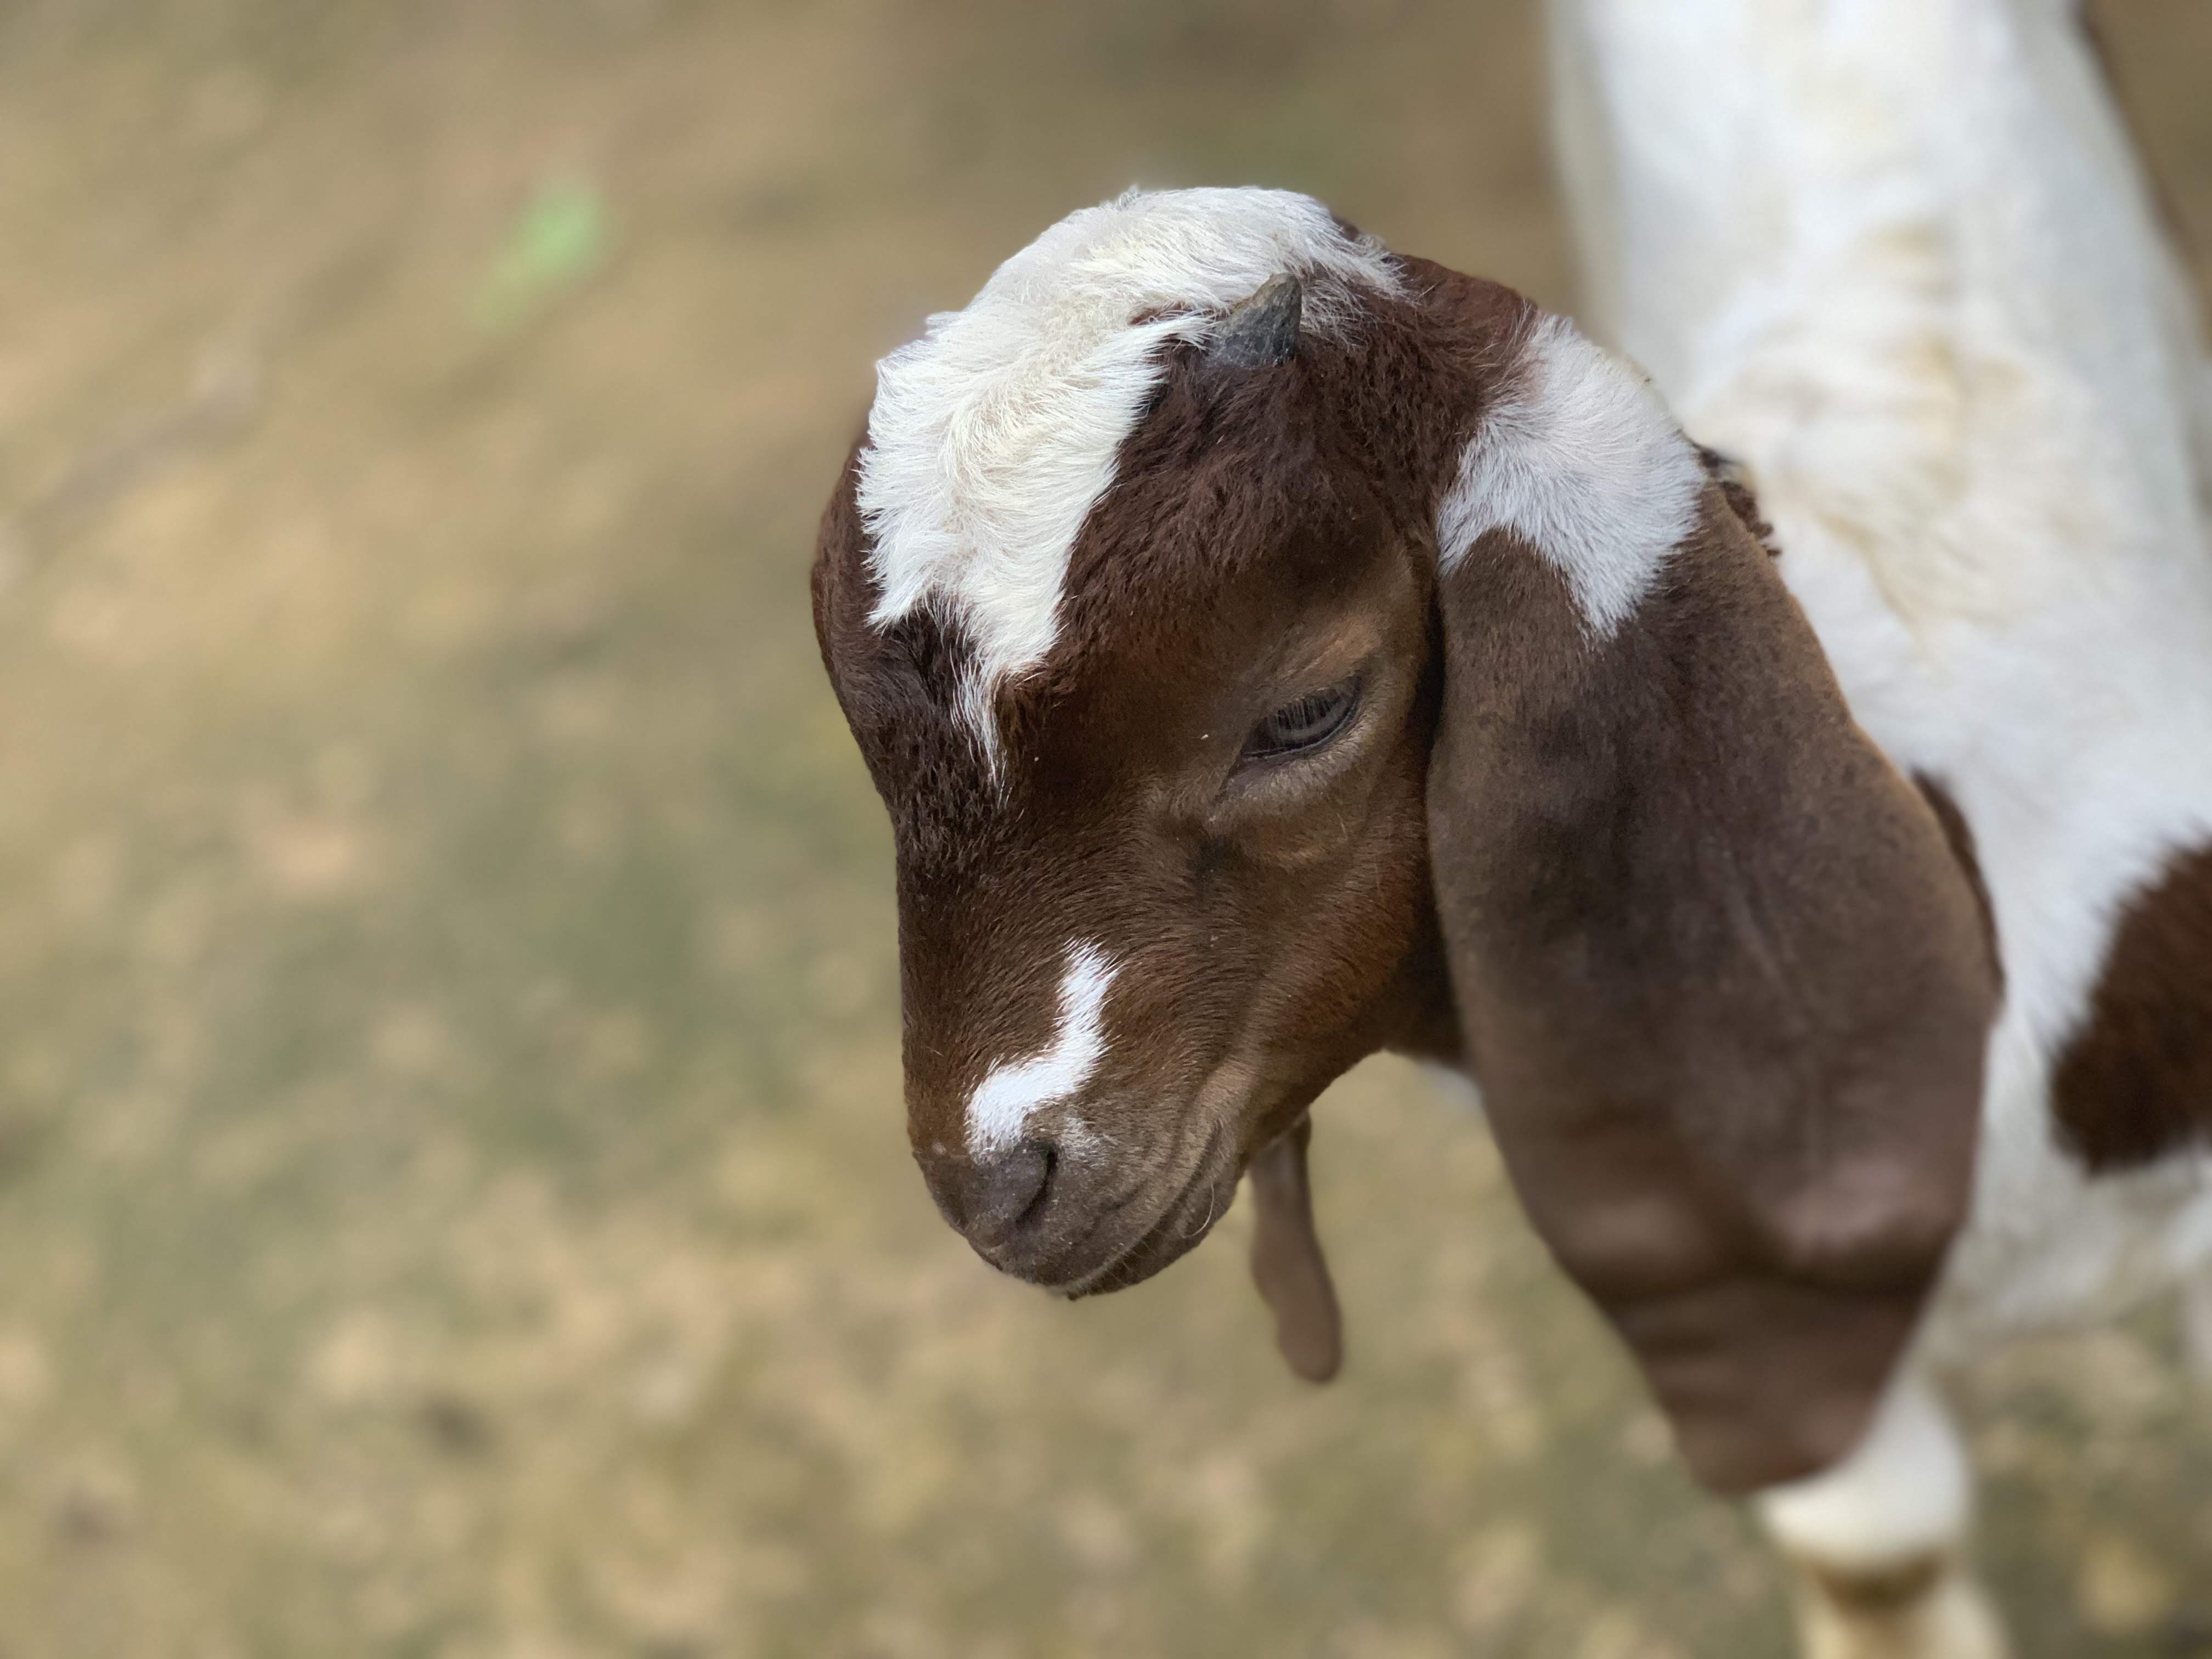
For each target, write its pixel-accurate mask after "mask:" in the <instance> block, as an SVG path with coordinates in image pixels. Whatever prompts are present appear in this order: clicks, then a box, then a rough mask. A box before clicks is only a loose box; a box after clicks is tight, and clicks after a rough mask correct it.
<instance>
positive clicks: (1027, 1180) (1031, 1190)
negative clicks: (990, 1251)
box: [960, 1140, 1053, 1244]
mask: <svg viewBox="0 0 2212 1659" xmlns="http://www.w3.org/2000/svg"><path fill="white" fill-rule="evenodd" d="M1052 1165H1053V1154H1052V1148H1051V1147H1049V1146H1046V1145H1045V1144H1044V1143H1043V1142H1042V1141H1036V1140H1025V1141H1024V1142H1022V1144H1021V1145H1020V1146H1009V1147H1007V1148H1006V1150H1005V1151H1003V1152H985V1153H982V1154H981V1155H980V1156H979V1157H977V1158H973V1159H971V1160H970V1161H969V1164H968V1165H967V1167H966V1169H965V1170H963V1171H962V1180H961V1183H960V1185H961V1193H960V1199H961V1204H960V1208H961V1211H962V1212H963V1218H964V1220H965V1224H966V1225H965V1227H964V1229H963V1231H965V1232H966V1233H967V1235H968V1237H969V1238H971V1239H973V1240H974V1241H975V1243H978V1244H990V1243H997V1242H998V1241H999V1240H1000V1239H1001V1238H1004V1237H1006V1235H1007V1234H1008V1233H1010V1232H1012V1231H1013V1230H1014V1227H1015V1226H1016V1225H1017V1224H1018V1223H1019V1222H1020V1221H1021V1219H1022V1218H1023V1217H1024V1216H1026V1215H1027V1214H1028V1213H1029V1212H1030V1210H1032V1209H1033V1208H1035V1207H1036V1204H1037V1202H1038V1200H1041V1199H1042V1197H1043V1196H1044V1189H1045V1185H1046V1183H1047V1182H1049V1181H1050V1180H1051V1179H1052Z"/></svg>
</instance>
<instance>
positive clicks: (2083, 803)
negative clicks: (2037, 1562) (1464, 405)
mask: <svg viewBox="0 0 2212 1659" xmlns="http://www.w3.org/2000/svg"><path fill="white" fill-rule="evenodd" d="M1553 26H1554V28H1553V40H1554V47H1555V52H1554V70H1555V75H1556V80H1557V84H1558V86H1559V99H1558V100H1557V110H1558V114H1559V121H1560V143H1559V149H1560V153H1561V155H1562V156H1563V158H1564V160H1565V163H1566V168H1567V173H1568V175H1569V182H1570V197H1571V201H1572V203H1573V204H1574V207H1575V209H1576V212H1577V221H1578V230H1579V232H1580V234H1581V237H1582V240H1583V245H1584V248H1585V252H1586V254H1587V256H1588V258H1589V260H1590V262H1591V264H1592V266H1593V273H1592V275H1593V280H1592V281H1591V283H1590V296H1589V297H1590V298H1591V299H1592V300H1593V301H1595V306H1596V308H1597V313H1598V315H1597V317H1596V319H1595V320H1596V321H1597V323H1598V324H1599V325H1601V327H1602V328H1604V329H1605V330H1606V331H1607V332H1608V334H1609V335H1610V337H1612V338H1613V340H1615V341H1616V342H1617V343H1619V344H1620V346H1621V347H1622V348H1623V349H1626V350H1627V351H1628V352H1630V353H1632V354H1633V356H1635V357H1636V358H1637V359H1638V361H1639V362H1644V363H1645V364H1647V365H1648V366H1649V367H1650V369H1651V370H1652V373H1653V374H1654V377H1655V379H1656V382H1657V384H1658V386H1659V389H1660V390H1661V391H1662V392H1663V393H1664V394H1665V395H1666V397H1667V398H1668V403H1669V404H1670V405H1671V407H1672V408H1673V409H1674V412H1675V413H1676V414H1677V415H1678V416H1680V418H1681V419H1682V422H1683V423H1684V425H1685V426H1686V428H1687V429H1688V430H1689V431H1691V432H1692V433H1694V434H1696V435H1697V436H1698V437H1699V439H1700V440H1702V441H1705V442H1708V443H1711V444H1712V445H1714V446H1715V447H1717V448H1720V449H1722V450H1723V451H1725V452H1727V453H1729V454H1731V455H1733V456H1735V458H1737V459H1740V460H1741V461H1742V462H1743V463H1744V464H1745V465H1746V466H1747V469H1748V471H1749V472H1750V474H1751V476H1752V479H1753V483H1754V485H1755V487H1756V488H1757V489H1758V492H1759V501H1760V505H1761V507H1762V508H1763V509H1764V510H1765V513H1766V516H1767V517H1768V518H1769V519H1770V520H1772V522H1773V524H1774V526H1775V527H1776V530H1777V532H1778V539H1779V541H1780V543H1781V545H1782V547H1783V549H1784V557H1783V559H1782V562H1781V566H1780V568H1781V571H1782V574H1783V575H1784V579H1785V580H1787V581H1788V582H1789V583H1790V586H1791V588H1792V589H1793V591H1794V592H1796V596H1797V598H1798V599H1799V600H1800V602H1801V603H1802V605H1804V607H1805V609H1806V611H1807V613H1808V616H1809V617H1811V619H1812V621H1813V623H1814V628H1815V629H1817V630H1818V632H1819V634H1820V640H1821V642H1822V644H1823V645H1824V647H1826V651H1827V653H1828V657H1829V659H1830V661H1831V663H1832V665H1833V666H1834V668H1835V671H1836V673H1837V676H1838V679H1839V680H1840V681H1841V682H1842V684H1843V686H1844V691H1845V693H1846V695H1847V696H1848V697H1849V698H1850V704H1851V708H1852V711H1853V713H1854V714H1855V715H1856V716H1857V719H1858V720H1859V722H1860V724H1861V725H1862V726H1864V727H1865V728H1866V730H1867V731H1868V732H1869V733H1870V734H1871V735H1872V736H1873V737H1874V738H1875V740H1876V741H1877V742H1878V743H1880V744H1881V745H1882V747H1883V748H1884V749H1885V750H1887V752H1888V754H1889V755H1890V757H1892V759H1893V760H1894V761H1895V762H1896V763H1898V764H1899V766H1900V767H1902V768H1904V769H1906V770H1908V771H1918V772H1924V773H1927V774H1929V775H1933V776H1935V777H1936V778H1938V779H1939V780H1940V781H1942V783H1943V784H1944V785H1945V787H1947V788H1948V790H1949V791H1950V793H1951V794H1952V795H1953V797H1954V799H1955V800H1956V801H1957V802H1958V804H1959V805H1960V808H1961V809H1962V810H1963V811H1964V812H1965V814H1966V817H1967V819H1968V821H1969V822H1970V823H1971V824H1972V829H1973V831H1974V834H1975V836H1976V840H1977V851H1978V857H1979V860H1980V864H1981V867H1982V871H1983V873H1984V878H1985V879H1986V881H1987V883H1988V885H1989V889H1990V898H1991V902H1992V905H1993V908H1994V910H1995V914H1996V931H1997V934H1998V937H1999V943H2000V947H2001V950H2002V955H2003V958H2004V968H2005V975H2006V985H2005V997H2004V1004H2003V1009H2002V1014H2001V1016H2000V1020H1999V1024H1998V1026H1997V1028H1996V1030H1995V1032H1994V1033H1993V1034H1992V1037H1991V1041H1990V1051H1989V1069H1988V1078H1987V1084H1986V1088H1985V1091H1984V1102H1983V1136H1982V1143H1981V1149H1980V1154H1979V1159H1978V1168H1977V1185H1976V1193H1975V1199H1974V1204H1973V1209H1972V1216H1971V1218H1970V1221H1969V1224H1968V1226H1967V1228H1966V1231H1965V1232H1964V1233H1963V1234H1962V1235H1961V1237H1960V1240H1959V1241H1958V1243H1957V1244H1956V1246H1955V1247H1954V1250H1953V1253H1952V1256H1951V1259H1950V1263H1949V1266H1948V1269H1947V1273H1946V1279H1945V1283H1944V1285H1943V1287H1942V1291H1941V1293H1940V1294H1939V1297H1938V1298H1937V1300H1936V1303H1935V1304H1934V1305H1933V1307H1932V1309H1931V1311H1930V1314H1929V1319H1928V1321H1927V1323H1926V1328H1925V1329H1924V1332H1923V1348H1924V1349H1925V1350H1927V1351H1929V1352H1932V1353H1935V1354H1938V1355H1941V1356H1943V1357H1945V1358H1962V1357H1964V1356H1966V1355H1967V1354H1969V1353H1971V1352H1972V1351H1973V1350H1974V1349H1976V1348H1977V1347H1979V1346H1983V1345H1984V1344H1986V1343H1987V1342H1989V1341H1990V1340H1993V1339H1995V1338H1996V1337H2000V1336H2002V1334H2005V1333H2007V1332H2009V1331H2013V1330H2017V1329H2021V1328H2026V1327H2029V1326H2033V1325H2038V1324H2045V1323H2049V1322H2054V1321H2060V1320H2072V1319H2078V1318H2082V1317H2087V1316H2102V1315H2105V1314H2108V1313H2110V1312H2112V1311H2115V1310H2118V1309H2120V1308H2122V1307H2124V1306H2126V1305H2127V1304H2130V1303H2131V1302H2133V1301H2136V1300H2137V1299H2140V1298H2141V1297H2142V1296H2144V1295H2145V1294H2147V1293H2148V1292H2150V1291H2153V1290H2154V1289H2156V1288H2158V1287H2160V1286H2161V1285H2170V1284H2172V1283H2173V1282H2175V1280H2176V1279H2178V1278H2180V1277H2182V1276H2185V1275H2187V1274H2189V1273H2191V1272H2193V1271H2202V1269H2201V1267H2199V1264H2202V1263H2204V1262H2207V1261H2212V1179H2208V1168H2207V1161H2206V1159H2205V1158H2203V1156H2202V1155H2200V1154H2198V1153H2195V1152H2179V1153H2176V1154H2174V1155H2172V1156H2170V1157H2168V1158H2165V1159H2163V1160H2162V1161H2160V1163H2158V1164H2154V1165H2152V1166H2151V1167H2148V1168H2146V1169H2143V1170H2138V1171H2134V1172H2131V1173H2128V1174H2125V1175H2117V1176H2100V1177H2094V1178H2093V1177H2091V1176H2088V1175H2087V1173H2086V1171H2085V1170H2083V1168H2082V1166H2081V1163H2080V1162H2079V1160H2078V1159H2077V1158H2075V1157H2074V1156H2073V1155H2071V1154H2070V1153H2069V1152H2067V1151H2066V1150H2065V1149H2064V1148H2063V1147H2062V1146H2060V1145H2059V1144H2058V1142H2057V1139H2056V1137H2055V1135H2054V1133H2053V1127H2052V1126H2053V1118H2052V1112H2051V1073H2052V1068H2053V1066H2054V1064H2055V1062H2056V1060H2057V1057H2058V1056H2059V1054H2061V1053H2063V1048H2064V1047H2065V1044H2066V1042H2067V1041H2068V1040H2069V1037H2070V1036H2072V1035H2073V1034H2074V1033H2075V1031H2076V1030H2079V1029H2080V1027H2081V1023H2082V1021H2083V1020H2084V1019H2085V1018H2086V1017H2087V1003H2088V998H2089V996H2090V994H2091V993H2092V991H2093V987H2094V986H2095V984H2096V981H2097V977H2098V975H2099V974H2100V971H2101V969H2102V967H2103V964H2104V963H2105V961H2106V956H2107V953H2108V951H2109V948H2110V945H2111V942H2112V934H2113V930H2114V927H2115V926H2116V924H2117V921H2118V917H2119V916H2120V915H2121V914H2122V913H2123V912H2124V908H2125V907H2126V905H2127V904H2128V902H2130V899H2131V898H2132V897H2133V896H2135V895H2136V893H2137V892H2139V891H2140V890H2141V889H2142V885H2143V884H2145V883H2146V882H2148V881H2150V880H2153V879H2154V878H2156V877H2157V876H2158V875H2159V873H2160V872H2161V870H2162V869H2163V868H2164V866H2166V863H2167V862H2168V860H2170V859H2171V858H2172V856H2173V855H2174V854H2175V853H2176V852H2178V851H2179V850H2181V849H2185V848H2190V847H2192V846H2198V845H2203V843H2204V842H2207V841H2208V840H2212V738H2208V736H2207V733H2208V732H2212V552H2208V549H2207V545H2206V536H2205V531H2204V516H2203V515H2204V513H2205V510H2206V506H2207V503H2208V501H2212V492H2206V489H2205V487H2206V485H2207V483H2208V481H2212V417H2208V413H2207V410H2208V405H2207V404H2206V403H2205V401H2204V387H2205V386H2206V384H2207V382H2206V380H2205V374H2206V370H2205V367H2204V357H2203V346H2202V343H2201V341H2200V339H2199V337H2198V336H2197V331H2196V328H2195V325H2194V322H2193V319H2192V318H2191V311H2190V306H2189V303H2188V301H2187V298H2186V285H2185V283H2184V282H2183V280H2182V278H2181V276H2180V275H2179V270H2178V267H2177V265H2176V264H2175V261H2174V260H2173V258H2172V254H2171V252H2170V251H2169V250H2168V249H2167V248H2166V246H2165V243H2164V241H2163V239H2162V237H2161V235H2160V231H2159V228H2158V226H2157V223H2156V221H2155V218H2154V215H2153V213H2152V211H2151V209H2150V205H2149V203H2148V199H2147V192H2146V191H2145V189H2144V186H2143V184H2142V179H2141V177H2140V175H2139V173H2138V172H2137V169H2136V162H2135V161H2134V158H2133V157H2132V155H2130V151H2129V149H2128V146H2127V143H2126V141H2125V138H2124V134H2123V132H2122V131H2121V129H2120V126H2119V124H2118V120H2117V118H2116V116H2115V113H2114V112H2113V110H2112V107H2111V105H2110V100H2109V98H2108V95H2107V94H2106V90H2105V88H2104V87H2103V86H2102V84H2101V82H2100V78H2099V76H2098V74H2097V71H2096V70H2095V68H2094V66H2093V63H2092V61H2091V59H2090V58H2089V55H2088V53H2087V51H2086V49H2085V46H2084V43H2083V41H2082V40H2081V37H2080V35H2079V34H2078V33H2077V31H2076V28H2075V21H2074V19H2073V16H2072V13H2071V9H2070V8H2069V7H2068V6H2066V5H2064V4H2063V3H2059V0H1857V3H1851V4H1840V5H1839V4H1830V5H1813V4H1803V3H1785V0H1670V3H1669V4H1668V5H1666V6H1664V7H1659V6H1652V5H1648V4H1640V3H1637V0H1553ZM1915 1443H1917V1444H1918V1445H1919V1448H1920V1449H1919V1450H1918V1451H1917V1452H1914V1451H1911V1450H1910V1448H1911V1446H1912V1445H1913V1444H1915ZM1900 1448H1905V1449H1900ZM1916 1459H1917V1460H1920V1461H1921V1462H1924V1463H1925V1466H1926V1469H1927V1470H1930V1471H1936V1473H1933V1474H1931V1473H1926V1472H1922V1473H1918V1474H1912V1473H1911V1470H1912V1468H1913V1466H1914V1464H1915V1460H1916ZM1954 1467H1955V1456H1954V1453H1953V1452H1950V1451H1944V1452H1942V1453H1941V1454H1940V1455H1939V1452H1938V1450H1937V1449H1936V1439H1935V1438H1934V1437H1931V1436H1929V1435H1928V1434H1926V1433H1920V1434H1919V1435H1918V1438H1917V1442H1916V1440H1915V1438H1914V1436H1913V1435H1912V1434H1909V1433H1908V1432H1907V1431H1906V1430H1905V1429H1903V1428H1899V1427H1898V1426H1897V1425H1895V1424H1894V1423H1893V1422H1892V1421H1891V1419H1889V1418H1887V1417H1885V1418H1884V1419H1882V1420H1881V1422H1879V1423H1878V1424H1877V1425H1876V1428H1875V1431H1874V1434H1873V1437H1871V1438H1870V1439H1869V1442H1868V1444H1867V1445H1866V1447H1864V1448H1863V1449H1862V1451H1861V1453H1860V1454H1859V1455H1858V1456H1857V1457H1855V1458H1854V1459H1852V1460H1851V1461H1850V1462H1847V1463H1845V1464H1844V1465H1843V1466H1841V1467H1840V1468H1838V1470H1836V1471H1834V1472H1832V1474H1831V1475H1830V1476H1827V1477H1823V1479H1822V1480H1821V1481H1819V1482H1815V1483H1812V1485H1811V1486H1809V1487H1808V1488H1807V1489H1806V1490H1805V1491H1804V1492H1795V1493H1784V1494H1778V1495H1777V1496H1776V1497H1775V1498H1773V1499H1771V1501H1770V1502H1769V1503H1768V1504H1766V1505H1765V1508H1766V1510H1767V1513H1768V1515H1769V1517H1770V1520H1771V1522H1772V1523H1773V1524H1774V1525H1775V1526H1776V1529H1777V1531H1778V1532H1779V1533H1780V1534H1782V1535H1783V1536H1784V1538H1785V1540H1790V1539H1791V1538H1792V1537H1793V1534H1801V1535H1803V1536H1807V1537H1810V1536H1812V1535H1814V1534H1819V1535H1820V1537H1822V1538H1823V1539H1826V1540H1827V1541H1828V1542H1829V1544H1830V1545H1832V1546H1833V1547H1840V1548H1842V1549H1844V1552H1845V1553H1850V1552H1852V1551H1854V1550H1856V1551H1858V1552H1859V1553H1867V1552H1869V1550H1873V1549H1874V1547H1875V1545H1877V1544H1879V1545H1881V1546H1882V1547H1891V1546H1893V1545H1894V1544H1895V1543H1896V1542H1897V1541H1899V1540H1905V1539H1909V1538H1913V1537H1917V1536H1921V1535H1923V1534H1926V1533H1927V1532H1928V1531H1929V1523H1930V1517H1931V1516H1932V1517H1935V1518H1936V1519H1940V1518H1941V1517H1942V1516H1943V1515H1945V1514H1947V1513H1948V1512H1949V1506H1950V1505H1951V1504H1952V1502H1953V1486H1954V1485H1959V1486H1960V1491H1961V1492H1962V1491H1963V1486H1962V1480H1963V1476H1962V1474H1960V1475H1958V1476H1957V1477H1956V1479H1955V1480H1954ZM1885 1470H1887V1471H1891V1472H1892V1473H1891V1474H1883V1473H1882V1471H1885ZM1899 1471H1902V1472H1905V1474H1910V1477H1911V1478H1905V1475H1904V1474H1899V1473H1898V1472H1899ZM1939 1500H1940V1501H1939ZM1963 1523H1964V1521H1963V1509H1961V1510H1960V1520H1959V1524H1960V1525H1961V1526H1962V1525H1963ZM1876 1553H1878V1551H1877V1552H1876ZM1838 1651H1842V1650H1840V1649H1839V1650H1838ZM1869 1651H1871V1650H1869ZM1882 1651H1885V1652H1887V1651H1890V1650H1889V1649H1882ZM1928 1651H1929V1652H1943V1653H1949V1652H1953V1651H1960V1652H1964V1651H1972V1647H1971V1644H1969V1643H1968V1642H1967V1641H1966V1638H1960V1642H1959V1643H1958V1644H1956V1645H1954V1646H1952V1647H1944V1646H1935V1647H1930V1648H1929V1649H1928Z"/></svg>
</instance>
